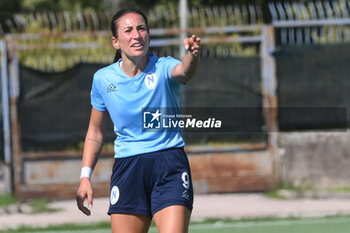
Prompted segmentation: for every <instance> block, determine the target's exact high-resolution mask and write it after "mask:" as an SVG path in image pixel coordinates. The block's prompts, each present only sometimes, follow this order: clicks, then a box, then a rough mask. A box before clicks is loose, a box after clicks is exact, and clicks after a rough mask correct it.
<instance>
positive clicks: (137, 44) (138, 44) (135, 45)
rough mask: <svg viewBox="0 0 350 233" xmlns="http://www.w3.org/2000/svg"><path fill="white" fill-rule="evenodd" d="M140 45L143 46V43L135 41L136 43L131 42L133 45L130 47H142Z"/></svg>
mask: <svg viewBox="0 0 350 233" xmlns="http://www.w3.org/2000/svg"><path fill="white" fill-rule="evenodd" d="M142 47H143V44H140V43H136V44H133V45H132V46H131V48H136V49H138V48H142Z"/></svg>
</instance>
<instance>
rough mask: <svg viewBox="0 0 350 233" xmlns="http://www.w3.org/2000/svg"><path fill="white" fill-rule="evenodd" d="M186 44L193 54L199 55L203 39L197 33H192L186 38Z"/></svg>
mask: <svg viewBox="0 0 350 233" xmlns="http://www.w3.org/2000/svg"><path fill="white" fill-rule="evenodd" d="M184 45H185V48H186V49H187V50H188V51H189V52H190V53H191V54H192V55H193V56H197V55H198V54H199V51H200V46H201V39H200V38H199V37H198V36H196V35H192V36H191V37H189V38H186V39H185V40H184Z"/></svg>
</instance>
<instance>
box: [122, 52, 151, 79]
mask: <svg viewBox="0 0 350 233" xmlns="http://www.w3.org/2000/svg"><path fill="white" fill-rule="evenodd" d="M148 61H149V56H148V54H146V55H145V56H143V57H137V58H133V57H127V56H123V61H122V62H121V65H120V68H121V69H122V70H123V71H124V73H125V74H127V75H128V76H130V77H134V76H136V75H138V74H139V73H141V72H142V71H143V70H144V69H145V68H146V66H147V64H148Z"/></svg>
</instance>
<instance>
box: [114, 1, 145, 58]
mask: <svg viewBox="0 0 350 233" xmlns="http://www.w3.org/2000/svg"><path fill="white" fill-rule="evenodd" d="M128 13H136V14H139V15H141V16H142V18H143V20H144V21H145V23H146V28H147V32H149V28H148V20H147V16H146V15H145V14H144V13H143V12H142V11H140V10H137V9H134V8H126V9H122V10H119V11H118V12H117V13H116V14H115V15H114V16H113V18H112V21H111V31H112V35H113V36H114V37H115V38H117V37H118V33H117V31H118V26H117V21H118V19H119V18H120V17H122V16H124V15H126V14H128ZM120 58H121V53H120V51H119V50H117V51H116V53H115V56H114V60H113V63H114V62H116V61H118V60H119V59H120Z"/></svg>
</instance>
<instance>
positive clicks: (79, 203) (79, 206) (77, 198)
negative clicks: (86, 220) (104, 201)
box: [76, 194, 91, 216]
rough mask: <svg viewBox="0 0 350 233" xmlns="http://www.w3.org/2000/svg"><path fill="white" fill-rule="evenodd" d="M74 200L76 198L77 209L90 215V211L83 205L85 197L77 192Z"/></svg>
mask: <svg viewBox="0 0 350 233" xmlns="http://www.w3.org/2000/svg"><path fill="white" fill-rule="evenodd" d="M76 200H77V205H78V208H79V210H81V211H82V212H83V213H84V214H86V215H87V216H89V215H91V211H90V210H89V209H88V208H86V207H85V206H84V200H85V197H82V196H81V195H79V194H78V195H77V196H76Z"/></svg>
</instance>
